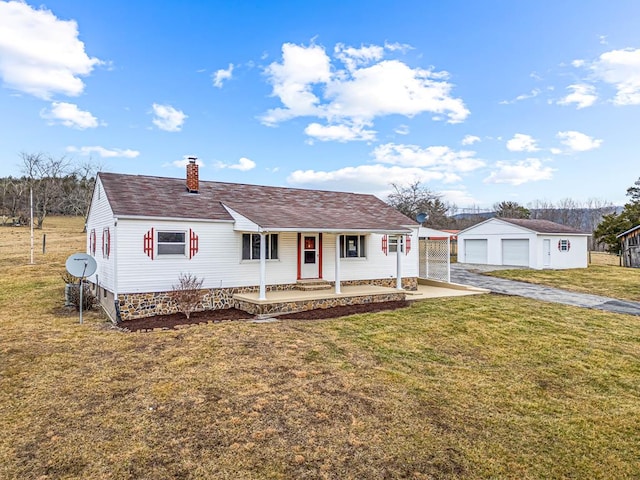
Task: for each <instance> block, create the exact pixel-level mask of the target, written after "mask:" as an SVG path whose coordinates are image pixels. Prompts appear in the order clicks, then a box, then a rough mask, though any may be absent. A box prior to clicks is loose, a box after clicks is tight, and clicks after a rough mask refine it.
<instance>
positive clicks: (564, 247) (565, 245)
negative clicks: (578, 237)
mask: <svg viewBox="0 0 640 480" xmlns="http://www.w3.org/2000/svg"><path fill="white" fill-rule="evenodd" d="M569 248H571V244H570V243H569V240H560V241H559V242H558V250H560V251H561V252H568V251H569Z"/></svg>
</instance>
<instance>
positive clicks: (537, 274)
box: [487, 264, 640, 302]
mask: <svg viewBox="0 0 640 480" xmlns="http://www.w3.org/2000/svg"><path fill="white" fill-rule="evenodd" d="M487 275H491V276H494V277H500V278H509V279H512V280H520V281H523V282H529V283H536V284H540V285H548V286H551V287H557V288H564V289H567V290H573V291H575V292H583V293H591V294H593V295H603V296H605V297H613V298H620V299H626V300H634V301H636V302H637V301H640V269H637V268H625V267H619V266H612V265H595V264H592V265H589V267H587V268H575V269H569V270H527V269H518V270H495V271H492V272H488V273H487Z"/></svg>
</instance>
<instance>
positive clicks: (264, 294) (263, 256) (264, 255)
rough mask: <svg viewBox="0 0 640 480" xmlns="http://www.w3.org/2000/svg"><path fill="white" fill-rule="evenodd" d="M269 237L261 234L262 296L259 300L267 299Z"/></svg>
mask: <svg viewBox="0 0 640 480" xmlns="http://www.w3.org/2000/svg"><path fill="white" fill-rule="evenodd" d="M266 243H267V236H266V235H265V233H264V232H260V295H259V297H258V300H266V299H267V287H266V283H267V245H266Z"/></svg>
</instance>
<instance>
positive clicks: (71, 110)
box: [40, 102, 104, 130]
mask: <svg viewBox="0 0 640 480" xmlns="http://www.w3.org/2000/svg"><path fill="white" fill-rule="evenodd" d="M40 117H42V118H44V119H45V120H48V122H47V123H48V124H49V125H58V124H60V125H64V126H65V127H70V128H76V129H78V130H84V129H86V128H96V127H97V126H99V125H104V124H101V123H100V122H99V121H98V119H97V118H96V117H94V116H93V115H92V114H91V113H90V112H86V111H84V110H80V109H79V108H78V106H77V105H76V104H74V103H66V102H53V103H52V104H51V108H50V109H49V110H46V109H43V110H41V111H40Z"/></svg>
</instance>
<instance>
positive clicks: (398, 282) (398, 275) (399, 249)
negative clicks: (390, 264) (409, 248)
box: [396, 235, 404, 290]
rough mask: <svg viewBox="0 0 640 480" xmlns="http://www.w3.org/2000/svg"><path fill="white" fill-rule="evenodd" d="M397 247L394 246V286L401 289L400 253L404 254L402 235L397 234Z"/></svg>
mask: <svg viewBox="0 0 640 480" xmlns="http://www.w3.org/2000/svg"><path fill="white" fill-rule="evenodd" d="M397 238H398V247H397V248H396V288H397V289H398V290H402V255H403V254H404V252H403V250H404V248H403V244H402V243H401V241H402V236H401V235H398V237H397Z"/></svg>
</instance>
